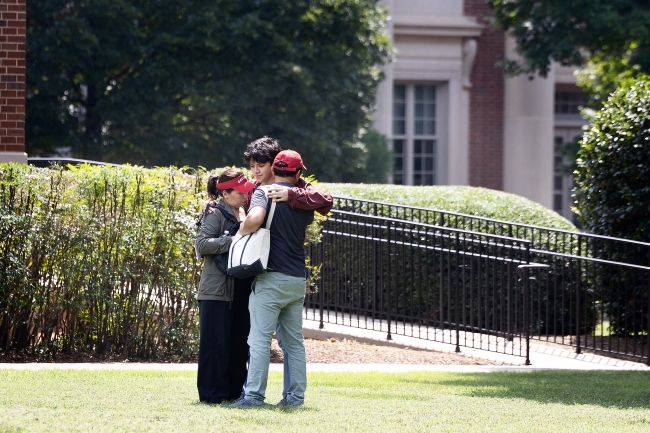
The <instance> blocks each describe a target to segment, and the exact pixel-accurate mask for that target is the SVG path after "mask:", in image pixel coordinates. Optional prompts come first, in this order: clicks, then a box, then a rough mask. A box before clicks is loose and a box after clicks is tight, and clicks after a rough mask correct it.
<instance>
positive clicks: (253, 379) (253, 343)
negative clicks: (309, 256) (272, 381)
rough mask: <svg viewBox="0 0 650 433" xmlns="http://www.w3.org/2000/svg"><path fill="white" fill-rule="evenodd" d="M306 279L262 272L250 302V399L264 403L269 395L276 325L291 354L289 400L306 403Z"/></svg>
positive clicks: (257, 279)
mask: <svg viewBox="0 0 650 433" xmlns="http://www.w3.org/2000/svg"><path fill="white" fill-rule="evenodd" d="M304 301H305V279H304V278H299V277H292V276H289V275H286V274H282V273H280V272H268V273H265V274H262V275H259V276H258V277H257V278H256V279H255V282H254V283H253V292H252V293H251V295H250V299H249V301H248V310H249V311H250V316H251V330H250V333H249V334H248V345H249V347H250V362H249V366H248V378H247V379H246V387H245V391H246V399H248V400H251V401H252V402H253V403H256V404H262V403H263V402H264V398H265V395H266V385H267V381H268V375H269V359H270V355H271V339H272V338H273V332H274V331H275V328H276V325H277V326H278V327H279V328H280V330H281V333H282V348H283V350H284V351H286V353H287V355H288V356H287V359H288V365H287V368H288V370H289V373H290V375H289V383H288V387H286V396H285V398H286V400H287V402H288V403H290V404H299V403H303V402H304V400H305V389H306V388H307V359H306V356H305V344H304V337H303V335H302V310H303V304H304Z"/></svg>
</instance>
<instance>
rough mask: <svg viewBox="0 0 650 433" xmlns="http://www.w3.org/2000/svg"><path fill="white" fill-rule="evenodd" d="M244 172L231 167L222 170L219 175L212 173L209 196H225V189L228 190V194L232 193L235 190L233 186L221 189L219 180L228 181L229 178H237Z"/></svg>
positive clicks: (209, 181)
mask: <svg viewBox="0 0 650 433" xmlns="http://www.w3.org/2000/svg"><path fill="white" fill-rule="evenodd" d="M242 174H244V172H243V171H241V170H240V169H238V168H229V169H227V170H224V171H222V172H221V174H219V175H216V174H211V175H210V177H208V197H210V198H212V199H215V200H216V199H218V198H221V197H223V191H226V192H227V193H228V194H230V193H231V192H232V190H233V189H232V188H229V189H226V190H220V189H219V188H217V182H226V181H228V180H231V179H235V178H237V177H239V176H241V175H242Z"/></svg>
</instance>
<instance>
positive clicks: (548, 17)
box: [487, 0, 650, 76]
mask: <svg viewBox="0 0 650 433" xmlns="http://www.w3.org/2000/svg"><path fill="white" fill-rule="evenodd" d="M487 2H488V3H489V5H490V6H491V7H492V10H493V16H492V22H493V24H494V25H495V26H497V27H499V28H502V29H504V30H505V31H507V32H508V33H509V34H510V35H511V36H513V37H514V38H515V40H516V42H517V52H518V53H519V54H520V55H521V56H522V60H521V61H513V60H509V61H506V63H505V65H506V71H507V72H510V73H514V74H518V73H526V74H534V73H539V74H541V75H542V76H546V74H547V73H548V71H549V68H550V64H551V62H552V61H556V62H558V63H560V64H561V65H564V66H582V65H584V64H585V63H586V61H587V60H588V59H597V58H600V59H605V60H618V61H619V62H620V61H622V60H625V61H626V62H628V63H629V66H630V67H631V68H635V67H636V68H638V69H639V70H640V71H645V72H650V25H649V24H648V23H650V2H648V1H647V0H615V1H612V0H571V1H566V0H517V1H513V0H487Z"/></svg>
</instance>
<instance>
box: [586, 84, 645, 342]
mask: <svg viewBox="0 0 650 433" xmlns="http://www.w3.org/2000/svg"><path fill="white" fill-rule="evenodd" d="M575 173H576V176H575V184H576V206H577V211H578V214H579V215H580V219H581V220H582V223H583V224H584V228H585V230H587V231H589V232H592V233H594V234H598V235H603V236H612V237H619V238H626V239H631V240H636V241H642V242H650V219H649V218H648V212H649V211H650V81H648V80H647V79H641V80H637V81H636V82H634V83H633V84H630V85H625V86H623V87H621V88H620V89H618V90H617V91H616V92H614V93H613V94H612V95H611V96H610V97H609V99H608V101H607V103H606V104H605V105H604V106H603V108H602V109H601V110H600V111H598V112H596V113H594V114H593V118H592V124H591V126H590V127H589V129H587V131H586V132H585V134H584V136H583V138H582V141H581V147H580V151H579V152H578V160H577V169H576V172H575ZM648 251H649V249H648V248H641V247H640V248H638V249H627V250H621V249H618V248H614V247H612V244H609V243H604V244H602V245H601V246H599V247H597V248H595V251H594V254H595V255H596V257H600V258H606V259H609V260H612V261H619V262H625V263H636V264H641V265H647V264H648V263H650V256H649V255H648ZM599 266H600V268H601V270H600V274H601V278H602V282H601V286H602V287H603V288H612V287H624V288H625V290H622V289H619V290H607V291H603V292H601V293H600V294H599V296H600V297H601V298H602V300H601V301H602V303H603V308H604V313H605V314H606V315H608V316H609V317H610V331H611V332H612V333H616V334H621V335H632V334H636V335H638V334H639V333H641V332H645V331H647V330H648V320H647V315H648V305H647V304H648V303H647V302H646V301H645V299H647V281H646V282H644V281H638V278H635V277H634V275H635V272H634V270H632V269H630V270H628V271H626V272H620V271H616V270H615V269H613V268H611V267H607V266H606V265H599ZM634 281H636V282H634Z"/></svg>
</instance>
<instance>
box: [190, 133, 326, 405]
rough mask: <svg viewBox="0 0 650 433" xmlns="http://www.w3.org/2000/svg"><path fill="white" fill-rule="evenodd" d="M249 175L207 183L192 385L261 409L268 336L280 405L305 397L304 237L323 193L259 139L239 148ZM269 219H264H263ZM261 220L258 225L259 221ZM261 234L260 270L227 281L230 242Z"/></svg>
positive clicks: (210, 397)
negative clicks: (264, 259)
mask: <svg viewBox="0 0 650 433" xmlns="http://www.w3.org/2000/svg"><path fill="white" fill-rule="evenodd" d="M244 162H245V163H246V164H247V165H248V166H250V169H251V174H252V176H253V177H254V179H252V180H249V179H247V178H246V176H245V174H244V173H243V172H242V170H240V169H237V168H229V169H226V170H225V171H223V172H222V173H220V174H218V175H211V176H209V177H208V181H207V194H208V197H209V201H208V202H207V204H206V206H205V209H204V210H203V214H202V216H201V219H200V225H199V230H198V232H197V236H196V241H195V250H196V254H197V257H203V269H202V272H201V280H200V283H199V289H198V295H197V299H198V302H199V323H200V340H199V360H198V374H197V388H198V392H199V399H200V401H201V402H204V403H211V404H221V403H225V402H230V404H231V406H234V407H248V406H260V405H263V404H265V401H264V400H265V395H266V386H267V379H268V372H269V363H270V353H271V341H272V338H273V333H274V332H275V336H276V339H277V342H278V345H279V346H280V348H281V349H282V353H283V356H284V381H283V389H282V400H280V402H278V403H277V404H278V405H280V406H299V405H302V404H303V403H304V401H305V389H306V387H307V360H306V354H305V346H304V337H303V333H302V315H303V304H304V299H305V291H306V268H305V248H304V245H305V232H306V229H307V226H308V225H309V224H310V223H311V222H312V221H313V219H314V212H318V213H320V214H322V215H326V214H327V213H329V211H330V209H331V208H332V205H333V200H332V196H331V195H330V194H328V193H326V192H323V191H319V190H318V189H316V188H315V187H314V186H313V185H311V184H310V183H309V182H306V181H305V180H304V179H302V178H301V175H302V173H303V170H306V167H305V165H304V164H303V161H302V157H301V156H300V154H298V152H295V151H293V150H282V148H281V147H280V144H279V143H278V141H277V140H275V139H272V138H269V137H263V138H260V139H258V140H256V141H254V142H252V143H250V144H249V145H248V146H247V148H246V151H245V152H244ZM268 214H271V215H268ZM269 217H270V218H271V219H270V221H271V223H270V226H267V224H266V222H267V218H269ZM260 227H267V228H268V229H269V230H270V250H269V257H268V264H267V268H266V272H264V273H262V274H260V275H257V276H255V277H250V278H235V277H233V276H231V275H228V273H227V272H226V269H225V267H224V262H225V261H227V258H226V259H224V255H225V257H227V255H228V251H229V249H230V245H231V243H232V241H233V237H236V236H245V235H248V234H251V233H254V232H255V231H257V229H258V228H260Z"/></svg>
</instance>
